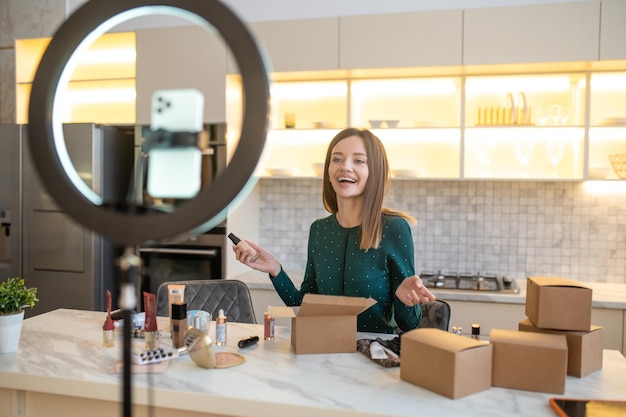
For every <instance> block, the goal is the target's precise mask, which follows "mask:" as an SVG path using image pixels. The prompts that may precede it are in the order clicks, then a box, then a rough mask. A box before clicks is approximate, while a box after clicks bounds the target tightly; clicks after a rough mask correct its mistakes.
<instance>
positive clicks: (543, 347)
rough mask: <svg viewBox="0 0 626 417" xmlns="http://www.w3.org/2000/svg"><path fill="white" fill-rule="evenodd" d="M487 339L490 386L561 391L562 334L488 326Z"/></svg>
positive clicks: (564, 368) (563, 372) (563, 364)
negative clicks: (490, 348) (490, 366)
mask: <svg viewBox="0 0 626 417" xmlns="http://www.w3.org/2000/svg"><path fill="white" fill-rule="evenodd" d="M489 342H490V343H491V344H492V345H493V373H492V378H491V383H492V385H493V386H495V387H505V388H514V389H520V390H526V391H536V392H547V393H553V394H563V393H565V381H566V373H567V342H566V340H565V336H563V335H556V334H544V333H532V332H517V331H514V330H501V329H492V330H491V334H490V335H489ZM403 349H404V347H403ZM403 359H404V358H403Z"/></svg>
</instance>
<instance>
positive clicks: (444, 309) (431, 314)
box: [417, 300, 450, 331]
mask: <svg viewBox="0 0 626 417" xmlns="http://www.w3.org/2000/svg"><path fill="white" fill-rule="evenodd" d="M421 307H422V320H421V321H420V324H419V325H418V326H417V327H418V328H425V327H433V328H437V329H441V330H445V331H448V326H449V325H450V304H448V303H446V302H445V301H443V300H434V301H429V302H428V303H425V304H422V305H421Z"/></svg>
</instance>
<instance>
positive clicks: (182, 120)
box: [150, 88, 204, 133]
mask: <svg viewBox="0 0 626 417" xmlns="http://www.w3.org/2000/svg"><path fill="white" fill-rule="evenodd" d="M203 113H204V95H203V94H202V92H201V91H200V90H197V89H195V88H183V89H173V90H157V91H155V92H154V94H152V109H151V115H150V129H152V130H154V131H156V130H159V129H163V130H167V131H168V132H190V133H197V132H201V131H202V128H203Z"/></svg>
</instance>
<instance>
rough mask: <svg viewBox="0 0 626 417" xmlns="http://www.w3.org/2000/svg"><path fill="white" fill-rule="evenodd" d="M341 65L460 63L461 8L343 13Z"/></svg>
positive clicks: (383, 65)
mask: <svg viewBox="0 0 626 417" xmlns="http://www.w3.org/2000/svg"><path fill="white" fill-rule="evenodd" d="M339 23H340V28H339V66H340V68H342V69H357V68H399V67H421V66H450V65H461V64H462V45H463V33H462V27H463V11H462V10H444V11H427V12H415V13H397V14H382V15H381V14H376V15H365V16H342V17H340V18H339Z"/></svg>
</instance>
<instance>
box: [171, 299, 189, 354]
mask: <svg viewBox="0 0 626 417" xmlns="http://www.w3.org/2000/svg"><path fill="white" fill-rule="evenodd" d="M170 322H171V323H172V345H173V346H174V347H175V348H179V347H183V346H185V330H187V304H186V303H174V304H172V316H171V317H170Z"/></svg>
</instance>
